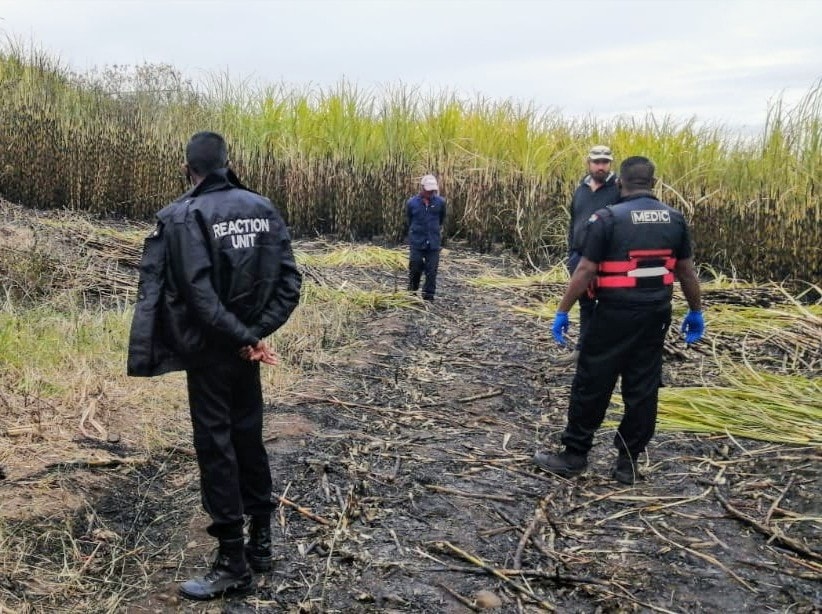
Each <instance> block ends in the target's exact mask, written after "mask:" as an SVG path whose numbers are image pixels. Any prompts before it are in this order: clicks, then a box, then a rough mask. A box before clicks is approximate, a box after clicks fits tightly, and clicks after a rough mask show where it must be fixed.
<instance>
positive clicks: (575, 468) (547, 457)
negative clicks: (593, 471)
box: [534, 448, 588, 478]
mask: <svg viewBox="0 0 822 614" xmlns="http://www.w3.org/2000/svg"><path fill="white" fill-rule="evenodd" d="M534 464H535V465H537V466H538V467H542V468H543V469H545V470H546V471H550V472H551V473H554V474H556V475H559V476H562V477H564V478H572V477H574V476H577V475H579V474H580V473H582V472H583V471H585V468H586V467H587V466H588V457H587V456H586V455H585V454H576V453H574V452H571V451H570V450H568V449H567V448H566V449H565V450H563V451H562V452H560V453H559V454H551V453H550V452H547V451H540V452H537V453H536V454H534Z"/></svg>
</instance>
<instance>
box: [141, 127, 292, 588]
mask: <svg viewBox="0 0 822 614" xmlns="http://www.w3.org/2000/svg"><path fill="white" fill-rule="evenodd" d="M185 170H186V174H187V176H188V177H189V180H190V182H191V183H192V184H193V187H192V189H191V190H189V191H188V192H186V193H185V194H183V195H182V196H181V197H180V198H179V199H177V200H176V201H174V202H173V203H171V204H170V205H168V206H167V207H165V208H164V209H163V210H161V211H160V212H159V213H158V214H157V227H156V229H155V230H154V232H153V233H152V234H151V235H150V236H149V237H148V238H147V239H146V242H145V246H144V251H143V258H142V261H141V264H140V282H139V289H138V302H137V305H136V307H135V312H134V319H133V321H132V327H131V335H130V338H129V353H128V374H129V375H134V376H143V377H150V376H154V375H160V374H162V373H166V372H168V371H177V370H185V371H186V377H187V383H188V396H189V404H190V409H191V420H192V425H193V431H194V449H195V451H196V453H197V462H198V465H199V468H200V487H201V491H202V501H203V507H204V508H205V510H206V512H207V513H208V514H209V515H210V516H211V519H212V523H211V525H210V526H209V527H208V532H209V534H210V535H212V536H214V537H216V538H217V539H218V540H219V552H218V555H217V558H216V560H215V562H214V565H213V566H212V568H211V570H210V571H209V573H207V574H206V575H205V576H204V577H200V578H195V579H192V580H189V581H187V582H184V583H183V584H182V585H181V586H180V592H181V593H182V594H183V595H184V596H186V597H189V598H192V599H212V598H214V597H217V596H219V595H221V594H223V593H226V592H229V591H233V590H242V589H246V588H248V587H250V586H251V583H252V576H251V573H250V571H249V569H248V566H249V564H250V565H251V567H252V568H253V569H254V570H255V571H266V570H268V569H270V567H271V560H272V555H271V509H272V505H271V486H272V483H271V470H270V468H269V465H268V455H267V454H266V450H265V447H264V445H263V439H262V412H263V398H262V388H261V384H260V362H265V363H267V364H274V363H276V359H275V357H274V355H273V354H272V353H271V351H270V349H269V348H268V346H267V344H266V343H265V341H263V338H264V337H266V336H268V335H270V334H271V333H273V332H274V331H275V330H277V329H278V328H279V327H281V326H282V325H283V324H285V322H286V320H288V318H289V316H290V315H291V313H292V311H293V310H294V308H295V307H296V306H297V303H298V302H299V298H300V286H301V282H302V278H301V276H300V273H299V271H298V270H297V265H296V263H295V261H294V256H293V253H292V251H291V239H290V237H289V234H288V230H287V229H286V226H285V223H284V221H283V219H282V217H281V216H280V214H279V212H278V211H277V210H276V209H275V208H274V207H273V205H272V204H271V202H270V201H269V200H268V199H267V198H264V197H262V196H260V195H259V194H256V193H255V192H252V191H251V190H248V189H247V188H245V187H244V186H243V185H242V184H241V183H240V182H239V180H238V179H237V177H236V176H235V175H234V173H233V172H232V171H231V170H229V169H228V156H227V148H226V143H225V140H224V139H223V138H222V137H221V136H220V135H219V134H216V133H213V132H199V133H197V134H195V135H194V136H192V137H191V140H190V141H189V142H188V145H187V146H186V165H185ZM244 515H246V516H249V517H250V524H249V541H248V544H245V545H244V543H243V522H244Z"/></svg>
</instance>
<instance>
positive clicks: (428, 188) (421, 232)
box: [405, 175, 445, 301]
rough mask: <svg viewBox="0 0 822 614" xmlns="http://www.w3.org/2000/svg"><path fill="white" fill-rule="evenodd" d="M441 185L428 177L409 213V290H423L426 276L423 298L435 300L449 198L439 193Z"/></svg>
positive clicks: (412, 200) (410, 201)
mask: <svg viewBox="0 0 822 614" xmlns="http://www.w3.org/2000/svg"><path fill="white" fill-rule="evenodd" d="M439 189H440V188H439V184H438V183H437V178H436V177H434V175H425V176H424V177H423V178H422V180H421V181H420V193H419V194H417V195H416V196H412V197H411V198H409V199H408V202H407V203H406V206H405V207H406V212H407V214H408V245H409V248H410V254H409V258H408V290H409V291H411V292H416V291H417V290H419V289H420V280H421V279H422V274H423V273H425V283H424V284H423V286H422V298H423V299H425V300H426V301H433V300H434V294H435V293H436V291H437V268H438V267H439V263H440V246H441V241H440V237H441V234H442V225H443V222H445V199H444V198H443V197H442V196H440V195H439V194H438V192H439Z"/></svg>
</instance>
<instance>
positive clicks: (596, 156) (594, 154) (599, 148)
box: [588, 145, 614, 160]
mask: <svg viewBox="0 0 822 614" xmlns="http://www.w3.org/2000/svg"><path fill="white" fill-rule="evenodd" d="M588 159H589V160H613V159H614V154H612V153H611V148H610V147H608V146H607V145H594V146H593V147H591V149H589V150H588Z"/></svg>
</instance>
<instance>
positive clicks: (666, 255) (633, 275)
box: [596, 249, 676, 288]
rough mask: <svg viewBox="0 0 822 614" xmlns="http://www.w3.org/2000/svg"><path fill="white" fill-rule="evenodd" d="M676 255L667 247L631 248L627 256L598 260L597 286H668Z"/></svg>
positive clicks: (670, 281) (672, 274)
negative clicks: (623, 258) (625, 258)
mask: <svg viewBox="0 0 822 614" xmlns="http://www.w3.org/2000/svg"><path fill="white" fill-rule="evenodd" d="M675 267H676V258H675V257H674V253H673V250H670V249H635V250H631V251H629V252H628V260H606V261H604V262H600V263H599V267H598V271H599V273H598V275H597V278H596V286H597V287H598V288H636V287H638V286H641V287H655V286H670V285H671V284H673V283H674V268H675Z"/></svg>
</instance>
